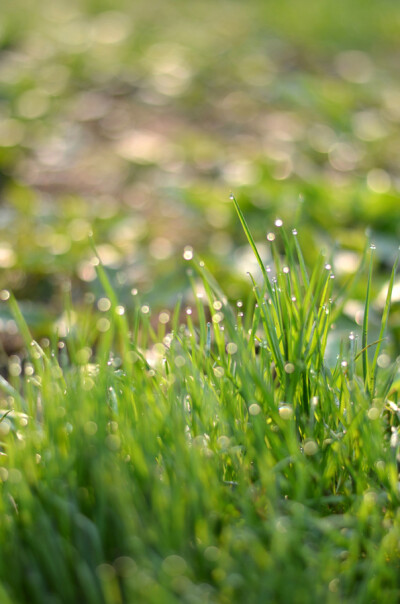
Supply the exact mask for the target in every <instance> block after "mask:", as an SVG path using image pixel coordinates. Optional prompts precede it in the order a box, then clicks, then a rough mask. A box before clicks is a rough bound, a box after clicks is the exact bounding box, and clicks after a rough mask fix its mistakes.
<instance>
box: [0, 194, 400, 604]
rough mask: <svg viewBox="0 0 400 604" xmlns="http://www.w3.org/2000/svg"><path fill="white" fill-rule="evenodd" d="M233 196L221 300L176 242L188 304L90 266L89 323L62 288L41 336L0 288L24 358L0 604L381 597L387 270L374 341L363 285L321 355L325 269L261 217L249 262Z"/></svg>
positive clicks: (5, 510)
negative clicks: (338, 334) (129, 292)
mask: <svg viewBox="0 0 400 604" xmlns="http://www.w3.org/2000/svg"><path fill="white" fill-rule="evenodd" d="M233 202H234V205H235V207H236V210H237V212H238V214H239V218H240V220H241V222H242V225H243V227H244V230H245V234H246V236H247V238H248V239H249V243H250V245H251V247H252V248H253V251H254V252H255V253H256V255H257V259H258V261H259V263H260V266H261V269H262V274H263V278H262V280H261V282H259V283H256V282H255V281H254V279H253V277H252V276H251V275H250V279H249V283H250V288H249V289H250V291H249V298H248V301H247V302H244V303H242V302H240V303H239V304H238V306H237V307H234V306H232V305H231V304H230V303H229V302H228V300H227V299H226V297H225V295H224V293H223V292H222V291H221V290H220V287H219V285H218V283H216V282H215V280H214V279H213V277H212V276H211V275H210V274H209V272H208V271H207V268H206V267H205V266H204V263H203V262H202V261H201V260H200V259H198V258H197V257H196V255H195V254H194V253H193V251H192V250H191V249H190V248H187V249H186V250H185V252H184V259H183V260H182V263H184V262H186V263H187V265H188V271H189V272H188V278H189V282H190V283H191V286H192V290H193V303H191V305H190V306H184V305H182V306H178V307H177V309H176V311H175V313H173V315H172V316H171V315H170V313H168V312H164V313H163V316H162V317H161V315H160V316H159V321H158V322H157V321H153V320H152V317H151V311H150V309H149V307H148V305H146V304H145V303H142V302H140V301H139V302H138V303H137V306H136V308H135V310H134V311H133V312H131V311H128V310H127V309H125V308H124V307H123V306H121V305H120V304H119V300H118V292H116V291H115V290H114V289H113V288H112V287H111V285H110V282H109V280H108V276H107V273H106V271H105V269H104V268H103V266H102V265H101V263H100V261H98V264H97V266H96V269H97V273H98V279H99V281H100V283H101V285H102V287H103V289H104V294H103V298H102V302H101V303H99V304H98V308H99V309H102V312H101V313H100V314H101V320H102V323H99V318H98V315H99V312H98V310H97V309H95V308H93V309H92V311H90V312H86V314H79V313H78V314H74V311H73V306H71V304H70V302H68V296H67V298H66V303H65V304H66V312H65V317H66V318H65V322H64V325H63V335H62V337H61V336H60V335H57V333H56V332H55V333H54V335H53V337H52V338H50V339H49V340H48V341H46V342H45V346H44V347H43V346H39V344H38V343H37V342H34V341H32V339H31V335H30V332H29V328H28V326H27V325H26V323H25V321H24V318H23V316H22V314H21V312H20V310H19V308H18V305H17V303H16V301H15V299H14V297H13V296H12V294H9V292H6V291H3V292H2V294H1V298H2V300H3V304H9V307H10V310H11V312H12V313H13V315H14V319H15V321H16V323H17V325H18V329H19V331H20V333H21V335H22V337H23V338H24V340H25V347H26V357H25V358H24V361H23V363H22V364H21V361H20V359H19V358H18V357H16V356H14V357H12V360H11V361H10V364H9V376H8V380H7V381H6V380H5V379H4V378H2V379H1V381H0V388H1V390H2V392H3V403H2V407H3V408H2V410H1V416H0V437H1V457H0V462H1V467H0V479H1V498H0V506H1V514H2V519H3V520H2V523H1V525H0V543H1V550H0V551H1V553H0V582H1V585H2V587H1V592H0V599H1V602H4V603H5V604H7V603H9V604H11V603H13V604H14V603H17V602H21V603H22V602H27V603H28V602H29V603H32V604H35V603H37V604H45V603H52V604H53V603H54V602H57V603H64V602H65V603H69V602H89V603H91V602H93V603H96V604H97V603H98V602H104V603H107V604H111V603H112V604H114V603H116V604H119V603H130V602H133V601H140V602H152V603H153V602H154V603H160V602H167V603H170V602H199V604H200V603H203V602H226V603H228V602H244V601H246V602H314V601H315V602H316V601H329V602H336V601H337V602H339V601H341V602H343V601H347V602H354V601H360V602H366V601H372V600H374V599H377V598H379V600H380V601H382V600H384V601H385V602H396V601H397V600H398V594H399V589H400V584H399V573H398V566H399V545H398V544H399V537H400V525H399V516H398V511H397V509H398V505H399V499H400V497H399V489H398V469H397V456H398V447H399V438H398V425H399V418H400V410H399V407H398V406H397V402H398V401H397V397H398V395H397V386H396V381H395V380H396V377H397V364H396V362H395V361H391V360H390V357H389V356H388V353H387V351H386V348H387V347H386V345H384V344H383V342H382V339H383V338H384V335H385V333H384V332H385V328H386V324H387V318H388V312H389V304H390V296H391V291H392V286H393V280H394V274H395V269H394V270H393V274H392V278H391V281H390V285H389V289H388V297H387V303H386V306H385V309H384V313H383V319H382V328H381V333H380V335H379V341H378V343H373V342H370V341H369V333H368V309H369V298H368V295H367V296H366V304H365V319H364V325H363V329H362V342H361V343H359V344H358V346H357V341H356V340H357V336H355V335H354V334H353V333H349V334H347V337H346V338H345V339H344V340H343V341H342V342H341V344H340V345H338V349H337V351H336V352H337V357H336V361H335V363H334V364H332V363H328V361H327V355H326V349H327V345H328V342H329V339H330V337H331V334H332V333H333V332H334V327H335V321H336V319H337V318H338V313H337V312H336V311H337V309H338V308H340V305H343V296H345V294H344V293H343V292H341V298H340V299H338V300H337V302H336V296H337V293H336V292H335V280H334V278H333V277H334V275H333V272H332V267H331V265H330V264H329V262H327V260H326V258H325V257H324V256H323V254H321V257H320V259H319V260H318V262H317V263H316V265H315V266H314V267H313V270H312V271H311V272H308V269H307V267H306V264H305V262H304V259H303V257H302V252H301V245H300V243H299V238H301V233H299V234H298V233H297V231H296V230H294V231H293V233H287V232H286V231H285V226H284V225H282V222H281V221H280V220H277V221H276V223H275V225H276V226H275V229H274V231H271V233H270V234H269V236H268V241H269V245H270V246H271V257H272V258H273V259H274V262H273V265H271V266H270V267H266V266H264V264H263V262H262V260H261V257H260V256H259V255H258V252H257V249H256V246H255V243H254V241H253V239H252V235H251V233H250V231H249V229H248V227H247V224H246V220H245V218H244V216H243V214H242V212H241V210H240V208H239V206H238V204H237V202H236V200H233ZM368 253H371V254H372V253H373V252H372V251H371V252H368ZM371 266H372V264H371ZM369 274H370V277H369V283H370V282H371V280H372V279H373V274H372V272H370V273H369ZM99 326H100V328H99ZM371 344H372V345H371ZM382 346H383V347H382ZM367 347H368V348H367ZM374 348H375V350H376V354H374V353H375V350H374ZM382 350H385V351H386V352H385V354H383V356H382ZM387 350H389V349H387ZM370 351H372V356H369V352H370Z"/></svg>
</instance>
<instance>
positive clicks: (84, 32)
mask: <svg viewBox="0 0 400 604" xmlns="http://www.w3.org/2000/svg"><path fill="white" fill-rule="evenodd" d="M399 31H400V3H399V2H398V1H396V0H380V2H376V1H375V0H353V1H352V2H348V1H347V0H336V1H335V2H334V3H333V2H330V1H327V0H326V1H325V0H320V1H319V2H315V1H313V0H304V1H303V2H301V3H298V2H293V1H291V0H279V2H276V1H273V0H271V1H268V0H264V1H262V0H248V1H247V2H239V0H219V1H218V2H215V0H214V1H210V0H201V1H197V2H196V1H194V2H186V1H184V0H172V1H170V2H162V1H160V0H151V1H149V0H113V1H112V2H111V0H110V1H108V0H42V1H41V2H36V1H34V0H13V2H8V3H2V7H1V20H0V197H1V199H0V268H1V272H0V288H11V289H12V290H13V291H14V293H15V295H16V296H17V298H18V299H19V300H20V301H21V305H22V308H23V311H24V313H25V315H26V317H27V319H28V321H29V322H30V324H31V325H32V326H33V329H34V330H36V333H37V334H39V335H40V334H45V333H46V331H47V330H48V325H49V322H52V321H54V320H56V319H58V318H59V317H60V314H61V313H62V309H63V304H64V302H63V290H64V289H65V284H66V283H69V282H71V283H72V292H73V297H74V302H75V304H76V305H77V306H76V307H77V308H79V307H80V305H83V307H84V306H85V304H96V301H97V300H98V298H99V296H101V293H100V287H99V285H98V282H97V280H96V274H95V269H94V266H93V259H94V255H93V251H92V249H91V247H90V245H89V242H88V235H89V232H90V231H93V233H94V237H95V241H96V244H97V246H98V250H99V254H100V256H101V258H102V261H103V263H104V264H105V266H106V267H107V268H108V270H109V274H110V275H111V278H112V280H113V282H114V283H115V284H116V286H117V288H118V291H119V292H120V297H121V301H122V303H124V304H126V305H127V306H128V307H129V305H130V304H133V300H134V298H135V296H138V298H140V300H141V303H145V304H148V305H150V307H151V308H152V309H154V310H155V312H158V311H159V310H160V309H162V308H167V309H168V308H171V307H173V305H174V304H175V303H176V300H177V297H178V295H179V292H184V291H185V290H187V289H188V284H187V277H186V269H187V264H185V262H184V260H183V258H182V254H183V250H184V248H185V246H191V247H193V248H194V249H195V250H196V251H197V252H198V253H199V254H200V255H201V256H202V257H203V258H204V260H205V261H206V262H207V266H208V267H209V268H210V270H211V271H212V272H213V274H214V275H215V276H216V277H217V278H218V279H219V280H220V281H221V283H222V285H223V287H224V289H225V291H226V293H227V295H228V296H229V297H230V298H231V299H235V300H237V299H238V298H240V297H241V296H242V295H243V293H244V292H245V291H246V289H248V283H247V277H246V274H245V273H246V271H247V270H254V264H253V260H252V257H251V252H250V250H249V248H248V246H247V245H246V242H245V238H244V235H243V233H242V230H241V227H240V224H239V222H238V220H237V217H236V216H235V213H234V208H233V206H232V202H230V200H229V194H230V192H231V191H232V192H234V193H235V195H236V197H237V198H238V200H239V202H240V204H241V206H242V208H243V210H244V212H245V214H246V217H247V219H248V222H249V225H250V227H251V230H252V232H253V234H254V237H255V240H256V241H257V242H258V243H259V247H260V252H261V253H262V255H263V256H264V258H265V259H266V261H268V246H267V241H266V234H267V232H269V231H270V230H271V229H273V228H274V221H275V220H276V218H281V219H282V220H283V221H284V224H285V225H286V226H287V228H288V229H292V228H294V227H295V228H297V230H298V232H299V238H300V239H301V242H302V244H303V246H304V251H305V255H306V257H307V260H308V261H309V262H312V261H313V259H315V256H316V254H317V253H318V252H319V250H320V249H321V247H326V249H327V250H328V251H329V250H331V249H333V248H334V246H335V245H338V246H340V250H341V251H340V252H339V253H338V254H337V255H336V259H335V265H334V270H335V274H336V277H337V279H338V280H339V281H340V280H345V279H346V276H347V275H348V274H349V273H351V272H352V271H354V270H355V269H356V267H357V263H358V261H359V258H360V255H361V252H362V250H363V248H364V245H365V240H366V229H367V228H369V229H370V232H371V238H372V240H373V242H374V243H375V244H376V246H377V250H376V264H377V273H376V278H375V280H374V296H375V300H378V305H379V290H380V288H381V287H382V286H383V285H384V283H385V281H387V278H388V272H389V270H390V266H391V264H392V262H393V257H394V252H395V250H396V249H397V247H398V244H399V235H400V203H399V191H400V164H399V156H400V132H399V123H400V73H399V71H400V37H399ZM363 294H364V290H360V297H362V296H363ZM355 295H356V297H357V292H356V294H355ZM100 310H101V308H100ZM357 312H359V307H358V306H357V303H356V301H355V302H354V306H353V308H352V309H349V311H348V314H349V324H350V326H351V322H352V321H353V322H354V320H355V319H356V318H357V317H356V313H357ZM0 328H1V331H2V332H3V334H7V339H6V342H7V346H8V347H9V348H12V347H13V345H12V336H13V335H15V337H17V336H16V326H15V324H14V323H13V320H12V318H11V317H10V316H9V315H8V314H7V311H6V310H5V309H2V310H1V313H0ZM15 346H17V344H15Z"/></svg>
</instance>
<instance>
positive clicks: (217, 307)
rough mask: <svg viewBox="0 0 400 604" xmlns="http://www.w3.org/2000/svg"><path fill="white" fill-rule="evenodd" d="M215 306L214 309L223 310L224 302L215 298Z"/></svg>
mask: <svg viewBox="0 0 400 604" xmlns="http://www.w3.org/2000/svg"><path fill="white" fill-rule="evenodd" d="M213 308H214V310H221V308H222V302H220V301H219V300H215V302H213Z"/></svg>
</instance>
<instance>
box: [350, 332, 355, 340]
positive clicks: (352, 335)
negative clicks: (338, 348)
mask: <svg viewBox="0 0 400 604" xmlns="http://www.w3.org/2000/svg"><path fill="white" fill-rule="evenodd" d="M355 337H356V336H355V335H354V333H353V332H352V331H351V332H350V334H349V340H355Z"/></svg>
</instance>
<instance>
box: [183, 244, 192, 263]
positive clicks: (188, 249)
mask: <svg viewBox="0 0 400 604" xmlns="http://www.w3.org/2000/svg"><path fill="white" fill-rule="evenodd" d="M183 258H184V259H185V260H192V258H193V248H192V246H191V245H187V246H186V247H185V248H184V250H183Z"/></svg>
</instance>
